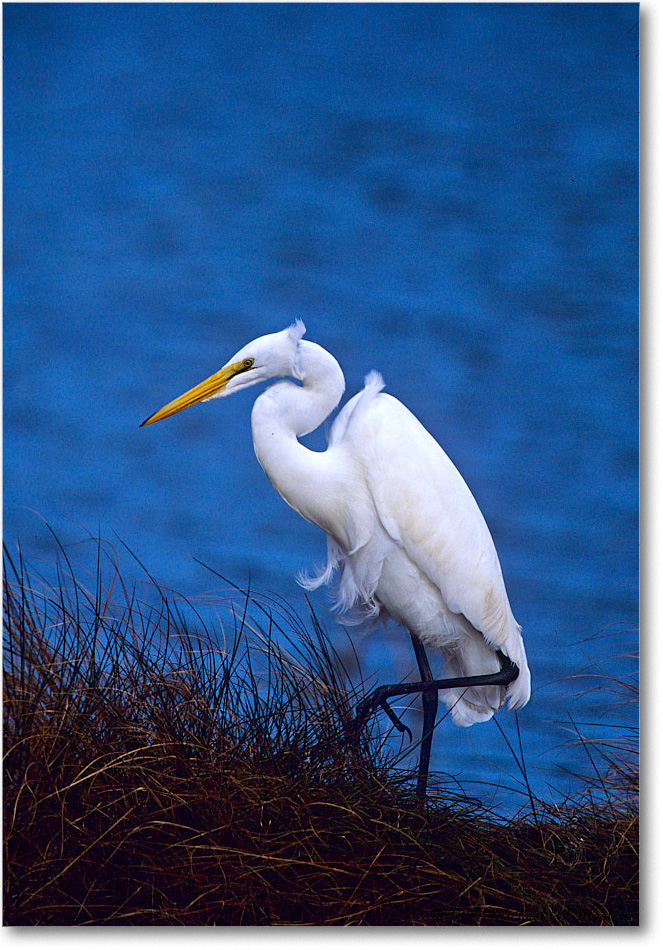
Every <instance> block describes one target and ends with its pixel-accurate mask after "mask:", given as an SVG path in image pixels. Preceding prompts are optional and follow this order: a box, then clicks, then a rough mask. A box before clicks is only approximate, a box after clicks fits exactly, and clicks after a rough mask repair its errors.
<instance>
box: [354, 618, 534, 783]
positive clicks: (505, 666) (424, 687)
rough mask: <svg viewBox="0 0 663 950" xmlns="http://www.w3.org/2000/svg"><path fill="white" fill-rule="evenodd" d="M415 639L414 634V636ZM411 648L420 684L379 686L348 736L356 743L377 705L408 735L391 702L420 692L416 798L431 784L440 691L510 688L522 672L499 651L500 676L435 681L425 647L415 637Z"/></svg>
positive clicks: (360, 706) (357, 714)
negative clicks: (421, 718)
mask: <svg viewBox="0 0 663 950" xmlns="http://www.w3.org/2000/svg"><path fill="white" fill-rule="evenodd" d="M411 636H412V635H411ZM412 645H413V647H414V652H415V655H416V657H417V663H418V665H419V672H420V673H421V682H420V683H393V684H392V685H390V686H378V687H377V689H374V690H373V692H372V693H369V695H368V696H366V698H365V699H362V701H361V702H360V703H358V704H357V709H356V711H355V717H354V719H353V720H352V722H351V723H350V729H349V736H350V739H351V741H352V742H357V741H358V739H359V735H360V733H361V730H362V729H363V728H364V725H365V724H366V720H367V719H368V717H369V716H370V715H371V714H372V713H374V712H375V710H376V709H377V708H378V706H381V707H382V708H383V709H384V710H385V712H387V714H388V715H389V718H390V719H391V721H392V722H393V723H394V725H396V726H397V728H399V729H400V730H401V731H402V732H409V729H407V727H406V726H404V725H403V723H401V722H400V721H399V720H398V719H397V717H396V715H395V713H394V712H393V710H391V709H390V708H389V705H388V703H387V700H388V699H391V697H392V696H411V695H412V693H421V694H422V700H423V706H424V728H423V738H422V740H421V752H420V755H419V773H418V778H417V796H418V797H420V798H423V797H424V796H425V794H426V784H427V781H428V767H429V763H430V750H431V743H432V741H433V727H434V725H435V715H436V712H437V691H438V690H439V689H455V688H458V687H469V686H508V684H509V683H513V681H514V680H515V679H516V677H517V676H518V673H519V672H520V670H519V669H518V667H517V666H516V664H515V663H514V662H513V660H510V659H509V658H508V657H506V656H504V654H503V653H502V651H501V650H497V651H496V653H497V657H498V659H499V661H500V667H501V669H500V670H499V672H497V673H481V674H478V675H476V676H456V677H451V678H450V679H442V680H434V679H433V677H432V675H431V671H430V666H429V664H428V657H427V656H426V651H425V650H424V647H423V644H422V643H421V642H420V641H419V640H417V639H416V638H415V637H412Z"/></svg>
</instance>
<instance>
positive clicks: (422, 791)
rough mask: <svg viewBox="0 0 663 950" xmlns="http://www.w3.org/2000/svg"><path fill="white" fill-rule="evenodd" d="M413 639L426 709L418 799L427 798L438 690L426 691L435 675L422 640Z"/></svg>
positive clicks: (420, 755) (418, 776) (422, 698)
mask: <svg viewBox="0 0 663 950" xmlns="http://www.w3.org/2000/svg"><path fill="white" fill-rule="evenodd" d="M410 636H411V637H412V646H413V647H414V654H415V656H416V658H417V664H418V665H419V672H420V673H421V685H422V687H423V689H422V692H421V702H422V705H423V708H424V726H423V730H422V733H421V749H420V752H419V772H418V774H417V798H425V797H426V785H427V784H428V769H429V766H430V750H431V746H432V744H433V729H434V727H435V717H436V715H437V689H435V687H434V686H433V687H432V689H426V686H427V684H428V683H433V682H434V680H433V674H432V673H431V669H430V664H429V663H428V657H427V656H426V651H425V649H424V645H423V643H422V642H421V640H418V639H417V638H416V637H415V636H413V635H412V634H410Z"/></svg>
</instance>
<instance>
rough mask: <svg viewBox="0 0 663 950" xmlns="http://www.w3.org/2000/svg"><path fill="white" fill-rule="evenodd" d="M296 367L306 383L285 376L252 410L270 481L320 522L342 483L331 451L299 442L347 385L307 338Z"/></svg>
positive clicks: (326, 355) (258, 447)
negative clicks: (335, 472)
mask: <svg viewBox="0 0 663 950" xmlns="http://www.w3.org/2000/svg"><path fill="white" fill-rule="evenodd" d="M295 372H296V374H297V376H298V377H299V379H301V381H302V384H303V385H301V386H298V385H297V384H296V383H294V382H291V381H290V380H281V381H280V382H278V383H275V384H274V385H273V386H270V387H269V389H267V390H266V391H265V392H264V393H263V394H262V395H261V396H259V397H258V399H256V401H255V404H254V406H253V412H252V413H251V429H252V432H253V447H254V449H255V453H256V456H257V458H258V461H259V462H260V464H261V465H262V467H263V469H264V470H265V473H266V474H267V477H268V478H269V480H270V482H271V483H272V485H273V486H274V488H275V489H276V490H277V492H278V493H279V494H280V495H281V497H282V498H283V499H284V500H285V501H287V503H288V504H289V505H290V507H291V508H294V509H295V511H298V512H299V513H300V514H301V515H302V517H304V518H306V519H308V520H309V521H313V522H314V523H315V524H317V525H319V526H320V527H324V529H325V530H328V529H327V526H326V525H325V521H326V518H325V514H324V512H325V509H326V508H327V506H329V505H330V504H331V505H333V504H334V503H335V499H336V495H337V493H338V486H336V485H335V484H334V479H333V477H332V474H331V472H330V471H329V466H328V465H326V461H327V460H326V458H325V457H326V455H327V453H326V452H313V451H311V450H310V449H307V448H306V447H305V446H303V445H301V444H300V443H299V442H298V441H297V437H298V436H300V435H306V434H307V433H308V432H313V430H314V429H317V427H318V426H319V425H320V424H321V423H322V422H324V420H325V419H326V418H327V416H328V415H329V413H330V412H331V411H332V410H333V409H335V408H336V406H337V405H338V403H339V402H340V399H341V396H342V395H343V392H344V390H345V379H344V377H343V371H342V370H341V367H340V366H339V364H338V363H337V361H336V360H335V359H334V357H333V356H332V355H331V354H330V353H327V351H326V350H323V348H322V347H321V346H318V345H317V343H311V342H309V341H308V340H302V341H301V342H300V344H299V346H298V351H297V361H296V365H295Z"/></svg>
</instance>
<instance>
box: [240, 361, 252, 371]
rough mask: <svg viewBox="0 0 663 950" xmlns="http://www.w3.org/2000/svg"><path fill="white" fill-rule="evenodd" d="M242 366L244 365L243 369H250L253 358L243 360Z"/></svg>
mask: <svg viewBox="0 0 663 950" xmlns="http://www.w3.org/2000/svg"><path fill="white" fill-rule="evenodd" d="M242 366H243V367H244V369H251V367H252V366H253V360H244V362H243V363H242Z"/></svg>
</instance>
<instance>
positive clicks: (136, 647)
mask: <svg viewBox="0 0 663 950" xmlns="http://www.w3.org/2000/svg"><path fill="white" fill-rule="evenodd" d="M97 554H98V556H97V566H96V572H95V573H94V574H93V576H92V577H91V578H90V582H89V583H88V584H86V583H84V582H83V581H82V580H81V578H80V577H76V575H75V572H74V571H73V569H72V567H71V565H70V564H69V562H68V561H67V560H66V556H64V557H63V558H62V559H61V561H60V563H59V564H58V581H57V583H56V585H55V586H54V587H49V586H48V585H46V584H45V583H44V582H43V581H42V580H40V579H37V582H33V579H32V578H31V577H30V575H29V572H28V570H27V568H26V566H25V565H24V564H23V562H22V561H21V560H20V558H19V560H18V563H17V564H16V563H13V562H12V561H11V560H10V559H7V560H6V563H5V576H6V585H5V627H4V730H5V742H4V809H5V811H4V818H5V845H4V847H5V865H4V866H5V879H4V922H5V924H7V925H32V926H46V925H107V926H112V925H178V926H187V925H188V926H192V925H293V924H295V925H328V926H346V925H352V926H354V925H389V924H392V925H410V926H411V925H445V926H448V925H502V926H508V925H528V924H531V925H590V926H597V925H634V924H636V923H637V914H638V910H637V908H638V885H637V880H638V855H637V844H638V822H637V812H636V805H635V798H634V796H633V794H632V793H633V788H632V785H631V783H632V781H633V780H634V774H635V773H634V772H633V770H632V769H631V768H630V767H628V768H627V767H626V766H624V765H623V764H622V765H621V766H620V767H621V773H622V775H623V777H625V779H627V781H626V785H627V787H628V794H622V793H623V791H624V783H622V786H621V787H615V785H614V784H611V785H610V792H611V794H610V795H603V796H602V797H601V800H600V802H599V801H598V800H597V799H596V797H594V796H592V795H591V794H588V796H587V798H586V800H583V801H582V802H574V803H569V805H568V807H565V808H562V809H560V808H556V809H552V808H549V809H546V808H545V807H544V806H543V805H542V803H540V802H538V803H536V811H534V810H532V813H531V814H529V815H525V816H521V817H519V818H518V819H517V820H513V821H511V822H508V823H505V822H503V821H499V820H497V819H496V818H494V817H493V816H491V814H490V813H488V812H487V811H486V810H485V809H483V808H482V807H481V806H480V805H479V804H477V803H476V802H474V801H472V800H470V799H466V798H462V797H455V798H453V797H451V796H450V794H449V793H448V792H445V791H442V790H440V789H439V788H438V789H437V791H436V790H435V785H433V791H432V793H431V794H430V796H429V799H428V801H427V802H426V803H424V804H421V803H419V802H417V800H416V798H415V796H414V787H413V783H412V781H411V778H412V777H411V776H409V775H404V774H403V773H401V772H399V771H398V770H397V769H396V768H395V767H394V761H395V760H394V759H393V758H391V759H390V758H389V754H388V753H387V752H385V747H384V745H383V743H382V742H381V741H380V737H379V735H377V734H376V731H375V729H374V730H373V731H372V732H371V730H370V729H369V731H368V732H367V733H366V735H365V736H364V738H363V739H362V742H361V745H360V746H353V745H352V744H350V743H349V742H348V740H347V736H348V725H349V722H350V719H351V716H352V710H353V708H354V705H355V704H356V702H357V701H358V700H359V699H360V698H361V695H358V692H357V690H356V688H353V687H352V686H351V685H350V678H349V677H348V676H347V675H346V673H345V670H344V668H343V665H342V663H341V662H340V660H339V658H338V656H337V655H336V654H335V652H334V650H333V648H332V647H331V645H330V643H329V641H328V640H327V639H326V637H325V635H324V631H323V630H322V628H321V626H320V624H319V622H318V620H317V618H316V617H315V615H314V614H312V615H311V619H310V623H309V625H308V626H307V628H306V629H304V628H303V626H302V624H301V623H300V622H299V621H298V620H297V619H296V618H294V617H292V616H290V615H289V614H288V612H287V611H286V610H284V609H281V610H276V609H272V610H269V609H266V608H261V611H262V620H261V621H260V622H257V621H256V620H255V610H254V611H252V610H250V607H252V606H254V604H253V603H252V599H251V597H250V596H249V595H246V596H245V597H244V599H242V598H240V597H239V595H237V599H236V600H235V601H234V608H233V607H229V608H228V609H229V617H230V618H231V620H230V623H229V624H228V625H227V626H226V628H225V629H218V630H210V629H208V628H207V627H206V625H205V624H204V623H203V621H202V619H201V618H200V616H198V615H197V613H196V611H195V610H194V608H193V607H192V606H191V605H188V604H187V603H186V602H185V601H183V600H182V599H180V598H175V597H173V595H170V594H167V593H166V592H165V591H164V590H163V589H162V588H160V587H159V585H158V584H156V583H155V582H150V583H147V584H142V585H138V584H135V585H134V586H132V587H127V585H126V584H125V583H124V582H123V579H122V577H121V576H120V573H119V571H118V570H117V569H113V567H112V564H111V569H110V570H109V568H108V563H109V562H108V560H107V558H106V557H105V555H104V552H103V550H102V547H101V545H99V546H98V551H97ZM613 765H614V762H613ZM620 767H617V768H616V769H615V768H614V767H613V771H612V774H611V778H610V782H611V783H617V785H619V776H620ZM533 808H534V803H533Z"/></svg>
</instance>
